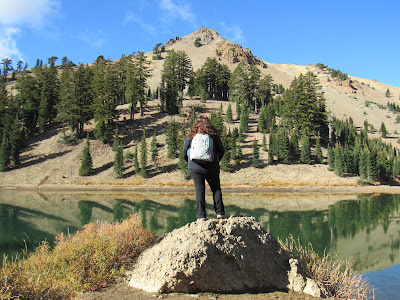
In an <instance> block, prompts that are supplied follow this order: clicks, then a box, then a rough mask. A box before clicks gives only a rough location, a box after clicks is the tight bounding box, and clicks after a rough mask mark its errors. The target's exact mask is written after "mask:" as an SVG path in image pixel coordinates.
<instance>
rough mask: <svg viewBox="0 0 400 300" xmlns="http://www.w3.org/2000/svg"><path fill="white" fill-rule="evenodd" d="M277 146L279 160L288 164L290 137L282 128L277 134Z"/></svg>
mask: <svg viewBox="0 0 400 300" xmlns="http://www.w3.org/2000/svg"><path fill="white" fill-rule="evenodd" d="M276 147H277V148H276V149H277V155H278V161H279V162H282V163H284V164H288V163H289V162H290V145H289V137H288V135H287V133H286V131H285V130H284V129H282V128H280V129H279V130H278V132H277V134H276Z"/></svg>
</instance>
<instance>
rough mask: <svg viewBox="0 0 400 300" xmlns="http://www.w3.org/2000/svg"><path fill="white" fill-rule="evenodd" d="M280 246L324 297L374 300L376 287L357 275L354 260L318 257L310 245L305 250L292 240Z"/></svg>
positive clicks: (304, 247)
mask: <svg viewBox="0 0 400 300" xmlns="http://www.w3.org/2000/svg"><path fill="white" fill-rule="evenodd" d="M281 244H282V246H283V248H284V249H285V250H287V251H288V252H289V253H291V254H292V255H293V256H294V257H295V258H297V259H298V260H299V263H300V266H301V268H302V271H303V272H304V273H305V274H306V275H307V276H308V277H310V278H312V279H314V280H315V281H316V282H317V284H318V285H319V287H320V288H321V291H322V293H323V295H324V296H325V297H335V298H339V299H371V298H372V299H375V295H374V289H373V287H372V286H371V285H370V284H369V283H368V281H367V280H366V279H365V278H364V277H363V276H362V275H360V274H356V273H355V271H354V269H353V268H352V266H353V264H352V262H351V259H338V258H337V256H331V255H330V254H326V253H325V254H324V256H323V257H319V256H318V254H317V253H315V252H314V250H313V248H312V245H311V244H308V245H307V246H302V245H301V244H300V241H299V240H297V241H296V240H294V238H293V237H290V238H289V239H287V240H286V243H284V244H283V243H282V242H281Z"/></svg>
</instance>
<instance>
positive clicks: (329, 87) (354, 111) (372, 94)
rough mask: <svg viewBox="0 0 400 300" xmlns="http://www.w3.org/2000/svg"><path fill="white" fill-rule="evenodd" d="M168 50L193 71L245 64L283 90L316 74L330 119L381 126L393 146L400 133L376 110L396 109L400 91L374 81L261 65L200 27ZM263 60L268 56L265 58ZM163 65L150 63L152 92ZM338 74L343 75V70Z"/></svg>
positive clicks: (246, 51)
mask: <svg viewBox="0 0 400 300" xmlns="http://www.w3.org/2000/svg"><path fill="white" fill-rule="evenodd" d="M196 39H199V41H200V43H201V44H202V46H201V47H196V46H195V45H194V42H195V40H196ZM170 49H174V50H182V51H185V52H186V54H187V55H188V56H189V58H190V59H191V61H192V66H193V70H194V71H196V70H198V69H199V68H201V66H202V65H203V64H204V62H205V61H206V59H207V58H208V57H211V58H217V59H218V60H219V62H220V63H222V64H226V65H227V66H228V67H229V68H230V70H231V71H233V70H234V69H235V67H236V66H237V64H238V63H239V62H240V61H245V62H247V63H250V64H254V65H256V66H257V67H258V68H259V69H260V70H261V74H262V75H265V74H270V75H271V76H272V78H273V80H274V83H275V84H282V85H283V86H284V87H285V88H288V87H289V86H290V83H291V82H292V81H293V79H294V78H295V77H296V76H299V75H300V74H301V73H302V74H306V73H307V72H308V71H312V72H314V73H315V74H317V76H318V79H319V80H320V83H321V87H322V91H323V92H324V94H325V97H326V104H327V108H328V110H329V111H330V112H331V113H332V115H334V116H336V117H337V118H343V119H346V118H349V117H351V118H353V120H354V122H355V124H356V125H357V126H364V121H365V120H367V121H368V123H369V124H373V126H374V128H375V129H377V130H379V128H380V126H381V123H382V122H384V123H385V125H386V128H387V129H388V130H389V133H390V136H389V138H388V139H387V141H388V142H392V143H393V145H394V146H397V138H398V137H399V135H398V134H395V133H394V131H396V130H397V131H398V132H400V125H399V124H396V122H395V121H396V115H395V114H394V113H393V112H390V111H389V110H388V109H383V108H382V107H380V106H384V107H386V104H387V102H391V103H396V104H397V105H400V88H397V87H393V86H389V85H386V84H384V83H381V82H378V81H375V80H369V79H362V78H358V77H352V76H349V77H350V79H348V80H345V81H343V82H340V81H337V80H335V79H333V78H332V77H331V75H330V74H329V72H327V71H323V70H321V69H320V68H318V67H317V66H316V65H306V66H304V65H293V64H272V63H269V62H265V61H262V60H260V59H259V58H257V57H255V56H254V55H253V54H252V53H251V51H250V50H249V49H243V48H242V47H241V46H240V45H238V44H235V43H233V42H230V41H228V40H226V39H224V38H223V37H221V36H220V35H219V34H218V33H217V32H216V31H215V30H213V29H209V28H204V27H203V28H200V29H198V30H197V31H195V32H193V33H191V34H189V35H187V36H184V37H182V38H176V39H170V41H169V42H167V43H166V50H167V51H168V50H170ZM266 51H267V50H266ZM152 55H153V53H148V54H147V56H148V58H149V59H150V60H151V57H152ZM166 55H167V52H164V53H162V56H163V57H165V56H166ZM265 56H268V54H266V55H265ZM163 62H164V61H163V60H152V63H151V68H152V75H153V76H152V78H151V79H150V80H149V86H150V87H151V88H152V89H153V88H156V87H157V86H158V85H159V83H160V82H161V70H162V68H163ZM321 63H323V62H321ZM342 71H343V72H346V70H342ZM387 89H389V90H390V92H391V94H392V96H391V97H386V91H387ZM377 136H378V135H377Z"/></svg>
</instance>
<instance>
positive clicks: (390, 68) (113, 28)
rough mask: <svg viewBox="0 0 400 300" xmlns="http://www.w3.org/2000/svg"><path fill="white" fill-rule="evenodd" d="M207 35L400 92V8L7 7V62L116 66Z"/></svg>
mask: <svg viewBox="0 0 400 300" xmlns="http://www.w3.org/2000/svg"><path fill="white" fill-rule="evenodd" d="M203 26H204V27H209V28H212V29H215V30H217V31H218V33H219V34H220V35H221V36H223V37H224V38H226V39H229V40H231V41H233V42H236V43H239V44H240V45H242V46H243V47H244V48H249V49H250V50H251V51H252V52H253V54H254V55H256V56H257V57H259V58H261V59H262V60H264V61H266V62H270V63H280V64H283V63H290V64H300V65H306V64H315V63H318V62H320V63H323V64H325V65H328V66H329V67H331V68H334V69H339V70H341V71H342V72H345V73H347V74H349V75H352V76H357V77H362V78H366V79H376V80H378V81H381V82H384V83H386V84H389V85H392V86H396V87H400V58H399V53H400V1H398V0H380V1H376V0H375V1H371V0H364V1H361V0H360V1H358V0H347V1H342V0H336V1H323V0H318V1H316V0H310V1H307V0H305V1H289V0H279V1H276V0H274V1H271V0H263V1H254V0H253V1H235V0H230V1H227V0H213V1H209V0H201V1H199V0H197V1H189V0H132V1H128V0H113V1H101V0H97V1H94V0H80V1H76V0H0V60H2V59H4V58H11V59H12V60H13V62H14V64H16V62H17V61H18V60H23V61H24V62H28V65H29V66H30V67H32V66H33V65H34V64H35V61H36V59H37V58H40V59H43V61H45V62H46V61H47V58H49V57H51V56H57V57H58V58H59V59H60V60H59V61H58V63H61V58H62V57H63V56H67V57H68V58H69V59H70V60H72V61H73V62H75V63H80V62H82V63H91V62H93V61H94V60H95V59H96V57H97V56H99V55H104V56H105V57H106V58H110V59H113V60H114V59H118V58H120V57H121V55H122V54H130V53H132V52H134V51H144V52H150V51H152V49H153V47H154V45H156V44H157V43H166V42H167V41H168V39H169V38H175V37H176V36H180V37H182V36H185V35H187V34H190V33H192V32H193V31H195V30H197V29H198V28H200V27H203Z"/></svg>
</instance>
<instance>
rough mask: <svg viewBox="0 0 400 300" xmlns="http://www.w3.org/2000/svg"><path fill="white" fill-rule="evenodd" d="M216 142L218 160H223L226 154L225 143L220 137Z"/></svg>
mask: <svg viewBox="0 0 400 300" xmlns="http://www.w3.org/2000/svg"><path fill="white" fill-rule="evenodd" d="M215 142H216V143H215V144H216V146H217V147H216V150H217V155H218V161H221V159H222V157H223V156H224V153H225V148H224V145H223V144H222V141H221V139H220V138H219V137H218V138H217V139H216V141H215Z"/></svg>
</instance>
